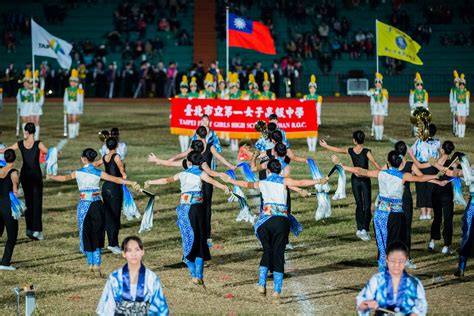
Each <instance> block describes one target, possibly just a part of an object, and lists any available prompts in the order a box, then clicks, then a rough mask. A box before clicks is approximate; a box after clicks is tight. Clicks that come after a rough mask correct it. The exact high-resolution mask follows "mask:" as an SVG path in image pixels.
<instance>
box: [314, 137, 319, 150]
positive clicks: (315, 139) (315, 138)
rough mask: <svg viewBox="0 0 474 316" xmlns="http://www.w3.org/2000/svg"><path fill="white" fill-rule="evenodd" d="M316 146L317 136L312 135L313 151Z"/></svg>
mask: <svg viewBox="0 0 474 316" xmlns="http://www.w3.org/2000/svg"><path fill="white" fill-rule="evenodd" d="M316 146H318V138H317V137H313V151H316Z"/></svg>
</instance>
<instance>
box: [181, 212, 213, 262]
mask: <svg viewBox="0 0 474 316" xmlns="http://www.w3.org/2000/svg"><path fill="white" fill-rule="evenodd" d="M204 214H205V210H204V205H203V204H199V203H197V204H193V205H191V209H190V210H189V222H190V223H191V227H192V229H193V233H194V241H193V248H192V249H191V252H190V253H189V254H188V255H187V256H186V259H188V260H189V261H191V262H194V261H196V257H200V258H202V259H203V260H204V261H207V260H211V253H210V252H209V247H208V246H207V240H206V223H205V218H204Z"/></svg>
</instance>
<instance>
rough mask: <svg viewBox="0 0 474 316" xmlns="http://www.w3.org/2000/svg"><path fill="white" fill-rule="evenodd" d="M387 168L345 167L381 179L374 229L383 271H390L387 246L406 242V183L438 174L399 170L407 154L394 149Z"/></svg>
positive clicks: (336, 161)
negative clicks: (404, 204)
mask: <svg viewBox="0 0 474 316" xmlns="http://www.w3.org/2000/svg"><path fill="white" fill-rule="evenodd" d="M332 160H333V162H334V163H335V164H339V159H338V158H337V157H336V156H335V155H333V156H332ZM387 162H388V169H387V170H367V169H363V168H358V167H348V166H344V165H342V166H343V168H344V170H346V171H348V172H352V173H354V174H356V175H358V176H363V177H370V178H377V179H378V185H379V195H378V196H377V201H376V209H375V214H374V229H375V236H376V240H377V247H378V266H379V271H381V272H382V271H385V270H386V254H385V251H386V249H387V245H389V244H391V243H392V242H395V241H402V242H403V243H405V242H406V219H405V213H404V212H403V207H402V205H403V201H402V198H403V192H404V183H405V182H407V181H409V182H426V181H430V180H435V179H436V178H437V175H423V176H420V177H419V176H415V175H412V174H411V173H403V172H402V171H400V170H399V168H400V167H401V165H402V162H403V156H402V155H400V154H399V153H398V152H397V151H395V150H392V151H391V152H389V153H388V157H387Z"/></svg>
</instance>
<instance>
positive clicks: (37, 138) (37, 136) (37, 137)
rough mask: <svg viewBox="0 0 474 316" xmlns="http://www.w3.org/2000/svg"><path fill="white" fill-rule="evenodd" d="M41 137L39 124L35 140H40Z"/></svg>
mask: <svg viewBox="0 0 474 316" xmlns="http://www.w3.org/2000/svg"><path fill="white" fill-rule="evenodd" d="M39 137H40V127H39V125H38V126H36V131H35V140H39Z"/></svg>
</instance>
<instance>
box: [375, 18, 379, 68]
mask: <svg viewBox="0 0 474 316" xmlns="http://www.w3.org/2000/svg"><path fill="white" fill-rule="evenodd" d="M375 56H377V57H376V63H377V66H376V68H377V72H379V35H378V32H377V19H375Z"/></svg>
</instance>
